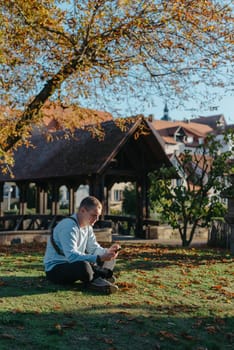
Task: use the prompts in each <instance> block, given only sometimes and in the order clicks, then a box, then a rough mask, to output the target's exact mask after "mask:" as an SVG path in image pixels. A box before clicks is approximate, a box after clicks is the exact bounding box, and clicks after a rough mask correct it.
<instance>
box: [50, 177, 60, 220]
mask: <svg viewBox="0 0 234 350" xmlns="http://www.w3.org/2000/svg"><path fill="white" fill-rule="evenodd" d="M58 212H59V185H58V184H57V183H52V186H51V214H52V215H58Z"/></svg>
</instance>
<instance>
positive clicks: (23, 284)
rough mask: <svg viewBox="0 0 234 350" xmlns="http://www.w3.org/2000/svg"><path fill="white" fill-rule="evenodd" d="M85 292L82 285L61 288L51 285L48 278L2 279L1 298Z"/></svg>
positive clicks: (0, 281)
mask: <svg viewBox="0 0 234 350" xmlns="http://www.w3.org/2000/svg"><path fill="white" fill-rule="evenodd" d="M62 290H64V291H68V290H80V291H82V290H84V286H83V284H82V283H75V284H73V285H67V286H61V285H56V284H53V283H51V282H50V281H48V280H47V279H46V277H43V276H39V277H28V276H26V277H16V276H10V277H1V278H0V298H4V297H17V296H26V295H35V294H43V293H54V292H56V291H62Z"/></svg>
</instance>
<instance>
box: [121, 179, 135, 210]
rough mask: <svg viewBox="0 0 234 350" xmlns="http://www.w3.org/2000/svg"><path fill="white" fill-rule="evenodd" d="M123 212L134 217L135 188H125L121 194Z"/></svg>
mask: <svg viewBox="0 0 234 350" xmlns="http://www.w3.org/2000/svg"><path fill="white" fill-rule="evenodd" d="M123 197H124V199H123V212H124V214H127V215H136V186H135V185H132V186H126V187H125V189H124V192H123Z"/></svg>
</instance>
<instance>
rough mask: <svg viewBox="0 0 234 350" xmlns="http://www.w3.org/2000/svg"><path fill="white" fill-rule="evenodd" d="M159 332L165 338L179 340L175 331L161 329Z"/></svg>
mask: <svg viewBox="0 0 234 350" xmlns="http://www.w3.org/2000/svg"><path fill="white" fill-rule="evenodd" d="M159 334H160V335H161V336H163V337H164V338H167V339H170V340H173V341H176V342H177V341H178V338H177V337H176V336H175V334H173V333H170V332H168V331H160V332H159Z"/></svg>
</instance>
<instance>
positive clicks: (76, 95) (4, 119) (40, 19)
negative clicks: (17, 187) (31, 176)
mask: <svg viewBox="0 0 234 350" xmlns="http://www.w3.org/2000/svg"><path fill="white" fill-rule="evenodd" d="M0 6H1V13H0V21H1V27H0V84H1V85H0V91H1V95H0V105H1V106H2V107H1V112H0V127H1V140H0V156H1V161H2V162H10V160H11V152H12V150H14V148H16V147H18V146H19V145H21V144H22V143H27V142H28V138H29V136H30V130H31V127H32V125H35V124H36V123H40V121H41V118H42V116H41V113H40V111H41V108H42V106H43V105H44V103H45V101H46V100H47V99H48V98H50V99H54V100H56V99H59V100H61V101H62V103H63V104H65V105H69V104H70V103H76V104H78V106H82V105H85V101H86V100H87V101H89V98H96V101H97V102H100V101H101V102H103V103H104V102H105V101H106V98H107V100H108V98H109V97H110V96H114V98H115V99H116V100H117V99H118V98H120V96H121V93H123V94H126V95H129V96H136V97H138V98H139V99H140V98H145V97H147V96H148V95H149V93H151V94H154V95H155V96H159V95H160V96H164V97H165V98H166V96H170V98H172V96H179V95H180V98H183V99H186V98H188V97H189V96H190V97H191V91H192V97H193V98H194V95H195V92H196V87H198V86H199V84H200V83H202V84H204V83H206V84H208V85H209V86H211V85H214V86H220V87H221V88H222V89H223V91H222V92H224V88H225V86H224V77H225V84H226V88H228V86H230V85H228V84H229V83H231V79H232V72H231V62H232V61H233V57H232V56H231V53H232V52H233V51H232V44H233V36H232V35H233V34H232V28H233V27H232V24H233V23H232V10H233V9H232V5H231V1H227V0H222V1H219V0H171V1H168V0H152V1H148V0H138V1H130V0H111V1H110V0H67V1H61V0H46V1H44V0H43V1H42V0H40V1H39V0H30V1H25V0H0ZM87 103H88V102H87ZM103 108H104V106H103Z"/></svg>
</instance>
